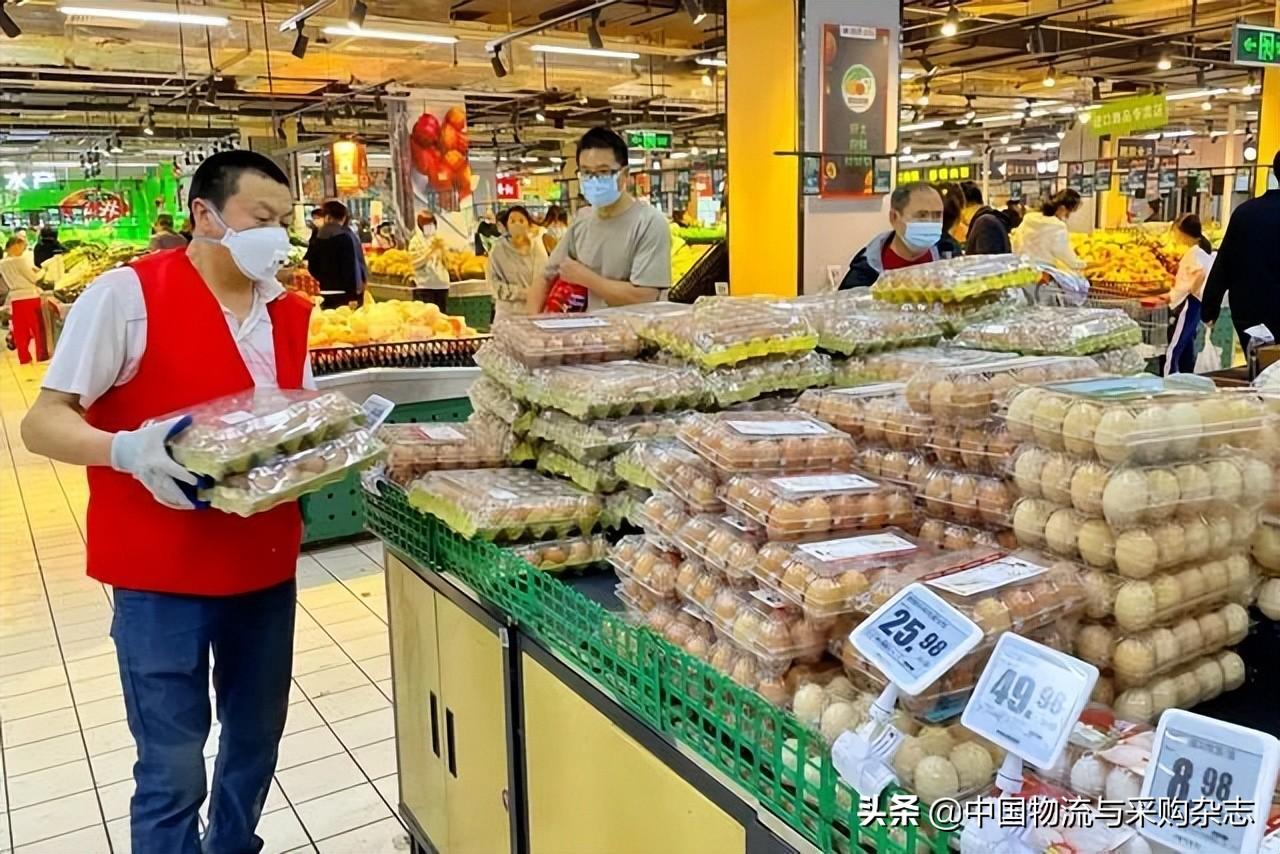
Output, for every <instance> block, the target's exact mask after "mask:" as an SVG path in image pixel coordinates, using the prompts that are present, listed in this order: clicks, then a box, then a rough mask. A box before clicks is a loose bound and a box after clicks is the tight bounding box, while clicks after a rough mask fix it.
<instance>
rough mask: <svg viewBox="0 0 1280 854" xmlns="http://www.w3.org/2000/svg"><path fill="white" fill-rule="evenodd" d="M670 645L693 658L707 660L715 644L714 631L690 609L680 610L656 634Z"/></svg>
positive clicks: (709, 624)
mask: <svg viewBox="0 0 1280 854" xmlns="http://www.w3.org/2000/svg"><path fill="white" fill-rule="evenodd" d="M658 633H659V634H661V635H662V637H663V638H665V639H666V640H667V641H668V642H670V643H671V644H673V645H675V646H678V647H680V648H681V649H683V650H684V651H685V652H687V653H689V654H690V655H692V656H694V657H695V658H701V659H704V660H705V659H707V658H708V657H709V656H710V654H711V646H712V644H714V643H715V642H716V633H715V629H713V628H712V627H711V623H709V622H708V621H707V620H704V619H703V618H702V617H701V616H699V614H698V612H696V611H695V610H693V609H692V608H687V607H684V608H680V609H679V610H678V611H677V612H676V614H675V616H674V617H672V619H671V620H670V621H669V622H667V624H666V625H664V626H663V627H662V629H661V630H659V632H658Z"/></svg>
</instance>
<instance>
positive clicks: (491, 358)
mask: <svg viewBox="0 0 1280 854" xmlns="http://www.w3.org/2000/svg"><path fill="white" fill-rule="evenodd" d="M474 358H475V361H476V365H477V366H478V367H479V368H480V370H481V371H483V372H484V375H485V376H486V377H488V378H489V379H491V380H493V381H494V382H496V383H497V384H498V385H500V386H502V387H503V388H505V389H506V390H507V391H508V392H509V393H510V394H511V395H512V397H514V398H515V399H516V400H520V401H523V400H525V389H526V386H527V385H528V384H529V380H530V378H531V377H532V374H531V373H530V372H529V369H528V368H526V367H525V366H524V365H523V364H522V363H521V362H520V360H519V359H517V358H516V357H515V356H513V355H512V354H511V352H510V351H509V350H507V349H506V348H505V347H503V346H502V345H501V344H499V343H498V342H496V341H494V340H492V339H490V340H489V341H486V342H485V343H483V344H481V345H480V349H479V350H476V355H475V357H474Z"/></svg>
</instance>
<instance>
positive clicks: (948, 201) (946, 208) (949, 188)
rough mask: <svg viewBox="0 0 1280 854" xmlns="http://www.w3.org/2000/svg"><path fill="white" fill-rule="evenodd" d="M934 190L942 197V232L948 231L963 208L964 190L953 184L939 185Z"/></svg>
mask: <svg viewBox="0 0 1280 854" xmlns="http://www.w3.org/2000/svg"><path fill="white" fill-rule="evenodd" d="M934 189H935V190H937V191H938V195H940V196H942V230H943V231H950V230H951V226H953V225H955V224H956V220H958V219H960V212H961V210H962V209H963V208H964V190H962V189H960V185H959V184H954V183H945V184H939V185H938V186H937V187H935V188H934Z"/></svg>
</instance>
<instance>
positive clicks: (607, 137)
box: [577, 126, 628, 169]
mask: <svg viewBox="0 0 1280 854" xmlns="http://www.w3.org/2000/svg"><path fill="white" fill-rule="evenodd" d="M589 148H607V149H608V150H610V151H612V152H613V159H614V160H616V161H618V166H619V167H620V168H623V169H625V168H626V166H627V159H628V156H627V143H626V140H624V139H623V138H622V137H620V136H618V134H617V132H616V131H612V130H610V129H609V128H607V127H603V126H602V127H595V128H592V129H591V130H589V131H587V132H586V133H584V134H583V135H582V138H581V139H579V140H578V154H577V156H578V159H579V160H581V159H582V152H584V151H586V150H587V149H589Z"/></svg>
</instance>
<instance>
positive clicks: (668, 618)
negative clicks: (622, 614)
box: [613, 578, 680, 634]
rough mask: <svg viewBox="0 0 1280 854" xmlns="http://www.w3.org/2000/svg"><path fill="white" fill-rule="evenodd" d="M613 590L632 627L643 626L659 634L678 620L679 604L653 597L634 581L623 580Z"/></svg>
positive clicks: (629, 579)
mask: <svg viewBox="0 0 1280 854" xmlns="http://www.w3.org/2000/svg"><path fill="white" fill-rule="evenodd" d="M613 590H614V595H616V596H617V597H618V601H620V602H622V604H623V606H624V607H625V609H626V615H627V620H628V622H630V623H632V624H633V625H637V626H644V627H645V628H649V629H652V630H653V631H655V632H657V633H659V634H661V633H662V632H663V631H664V630H665V629H666V628H667V627H668V626H670V625H671V623H672V622H673V621H674V620H676V619H678V618H679V615H680V603H678V602H676V601H675V600H672V599H660V598H658V597H656V596H654V595H653V594H652V593H650V592H649V591H648V590H645V589H644V588H643V587H641V586H640V585H639V584H637V583H636V582H635V580H634V579H631V578H625V579H623V580H622V581H620V582H619V583H618V586H617V587H615V588H613Z"/></svg>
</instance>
